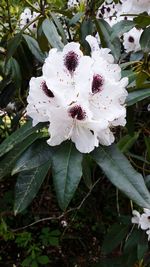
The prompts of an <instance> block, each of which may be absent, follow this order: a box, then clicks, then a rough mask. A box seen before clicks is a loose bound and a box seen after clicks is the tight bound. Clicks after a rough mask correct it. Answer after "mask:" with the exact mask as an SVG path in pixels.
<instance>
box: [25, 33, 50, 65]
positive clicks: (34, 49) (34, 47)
mask: <svg viewBox="0 0 150 267" xmlns="http://www.w3.org/2000/svg"><path fill="white" fill-rule="evenodd" d="M23 38H24V40H25V41H26V43H27V45H28V48H29V50H30V51H31V53H32V54H33V55H34V56H35V58H36V59H37V60H38V61H39V62H41V63H44V59H45V57H44V54H43V53H42V51H41V49H40V47H39V44H38V42H37V41H36V40H35V39H34V38H33V37H31V36H29V35H26V34H23Z"/></svg>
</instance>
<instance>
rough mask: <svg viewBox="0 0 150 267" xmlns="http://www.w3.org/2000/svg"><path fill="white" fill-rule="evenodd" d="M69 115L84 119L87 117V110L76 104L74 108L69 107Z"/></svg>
mask: <svg viewBox="0 0 150 267" xmlns="http://www.w3.org/2000/svg"><path fill="white" fill-rule="evenodd" d="M69 115H70V116H71V117H72V118H73V119H77V120H80V121H81V120H84V119H85V117H86V112H85V111H84V110H83V109H82V107H81V106H79V105H77V106H74V107H72V108H70V109H69Z"/></svg>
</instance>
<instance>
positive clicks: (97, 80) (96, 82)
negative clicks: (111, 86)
mask: <svg viewBox="0 0 150 267" xmlns="http://www.w3.org/2000/svg"><path fill="white" fill-rule="evenodd" d="M103 84H104V80H103V78H102V76H101V75H99V74H96V75H94V76H93V81H92V93H93V94H96V93H98V92H100V91H102V86H103Z"/></svg>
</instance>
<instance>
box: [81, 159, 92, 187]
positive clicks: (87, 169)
mask: <svg viewBox="0 0 150 267" xmlns="http://www.w3.org/2000/svg"><path fill="white" fill-rule="evenodd" d="M92 167H93V159H92V158H91V157H90V156H89V155H84V157H83V161H82V171H83V179H84V182H85V184H86V186H87V187H88V188H89V189H91V187H92V184H93V183H92Z"/></svg>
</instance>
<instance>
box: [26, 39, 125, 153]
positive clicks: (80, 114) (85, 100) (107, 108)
mask: <svg viewBox="0 0 150 267" xmlns="http://www.w3.org/2000/svg"><path fill="white" fill-rule="evenodd" d="M86 40H87V42H88V43H89V45H90V47H91V56H85V55H83V53H82V51H81V50H80V45H79V43H76V42H71V43H68V44H67V45H65V46H64V49H63V51H58V50H57V49H55V48H53V49H51V50H50V52H49V55H48V57H47V59H46V61H45V64H44V65H43V69H42V71H43V74H42V76H41V77H37V78H32V79H31V81H30V89H29V96H28V98H27V101H28V106H27V114H28V115H29V116H30V117H31V118H32V119H33V125H36V124H37V123H38V122H47V121H48V122H49V128H48V131H49V135H50V138H49V139H48V141H47V142H48V144H49V145H51V146H55V145H59V144H61V143H62V142H63V141H65V140H68V139H71V140H72V142H74V143H75V146H76V148H77V149H78V150H79V151H80V152H82V153H89V152H91V151H92V150H93V149H94V147H98V146H99V144H102V145H106V146H108V145H110V144H111V143H113V142H114V135H113V132H112V130H113V128H114V127H115V126H118V125H122V126H124V125H125V123H126V119H125V117H126V108H125V99H126V96H127V91H126V89H125V87H126V86H127V84H128V79H127V78H122V79H121V69H120V67H119V65H118V64H114V58H113V56H112V55H111V54H110V50H109V49H107V48H105V49H104V48H101V49H100V48H99V46H98V43H97V41H96V38H94V37H93V36H87V37H86Z"/></svg>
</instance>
